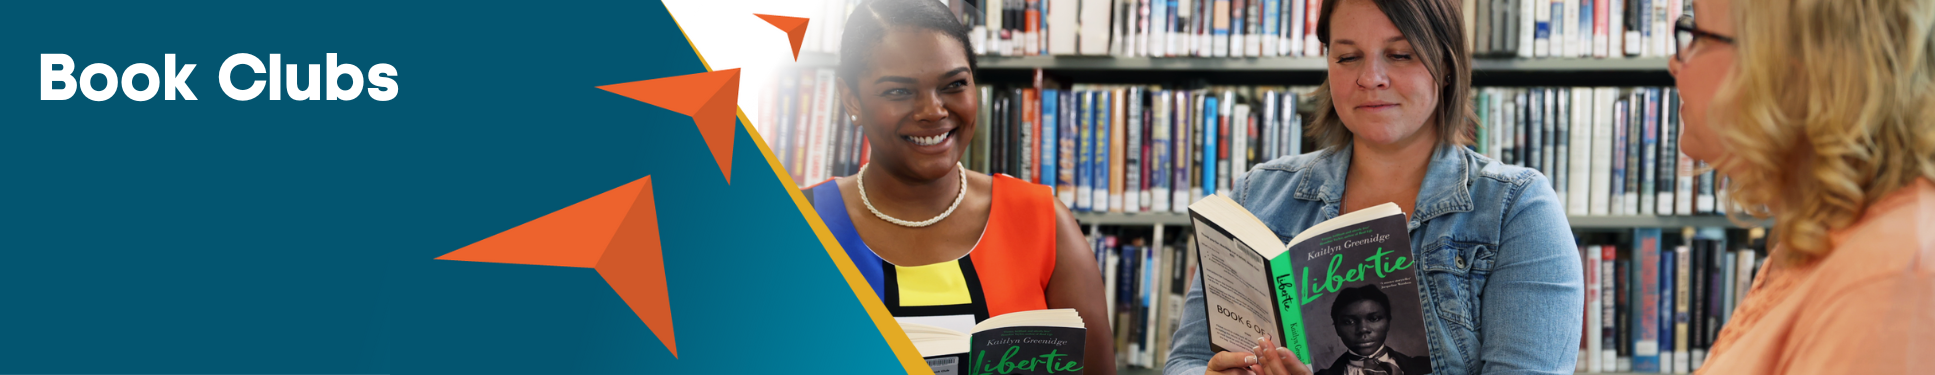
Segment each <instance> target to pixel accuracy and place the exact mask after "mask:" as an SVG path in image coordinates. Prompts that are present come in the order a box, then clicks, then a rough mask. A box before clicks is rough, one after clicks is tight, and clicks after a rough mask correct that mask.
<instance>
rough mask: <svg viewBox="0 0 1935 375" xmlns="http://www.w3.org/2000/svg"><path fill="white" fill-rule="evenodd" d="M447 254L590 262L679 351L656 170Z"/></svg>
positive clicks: (560, 262)
mask: <svg viewBox="0 0 1935 375" xmlns="http://www.w3.org/2000/svg"><path fill="white" fill-rule="evenodd" d="M437 259H442V260H460V261H469V262H491V263H512V264H530V265H539V266H559V267H580V268H591V269H596V270H597V271H598V275H599V276H602V277H604V279H605V283H607V284H610V285H611V289H612V290H613V291H616V292H618V297H619V298H621V299H624V300H625V305H627V306H631V308H632V313H633V314H637V315H638V318H639V320H643V321H644V322H645V327H646V328H650V329H651V330H652V334H653V335H657V336H658V341H659V342H661V343H664V344H665V349H666V350H669V351H671V352H672V357H673V358H678V356H679V346H678V341H677V340H676V339H675V338H674V336H673V334H672V305H671V295H670V294H669V293H668V291H669V289H668V288H667V287H666V284H665V258H664V256H663V252H662V251H661V249H660V248H659V241H658V211H657V210H656V208H654V206H653V204H652V176H645V177H644V178H640V179H638V180H635V181H632V182H631V183H627V184H625V185H624V186H619V187H618V188H615V189H611V190H610V191H606V192H604V193H600V194H598V195H596V196H592V197H591V198H588V199H585V200H584V201H581V202H578V203H575V204H572V205H570V206H567V207H565V208H563V209H559V210H557V211H556V212H552V213H550V214H546V215H544V216H543V217H539V218H537V219H535V220H531V221H530V222H527V223H524V224H522V225H518V226H516V227H512V228H511V229H509V230H505V231H504V232H503V233H498V234H497V235H494V236H490V237H489V238H485V239H483V240H482V241H477V243H473V244H470V246H464V247H463V248H461V249H457V251H452V252H450V253H449V254H444V255H443V256H440V257H437Z"/></svg>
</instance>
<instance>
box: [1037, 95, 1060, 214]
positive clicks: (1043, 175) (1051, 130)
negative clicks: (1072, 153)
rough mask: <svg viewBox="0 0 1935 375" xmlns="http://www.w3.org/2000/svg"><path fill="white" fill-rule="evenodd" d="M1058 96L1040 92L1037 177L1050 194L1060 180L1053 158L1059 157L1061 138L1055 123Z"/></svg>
mask: <svg viewBox="0 0 1935 375" xmlns="http://www.w3.org/2000/svg"><path fill="white" fill-rule="evenodd" d="M1060 96H1061V92H1060V91H1059V90H1055V89H1043V90H1041V115H1040V118H1041V147H1039V148H1038V150H1040V152H1041V156H1040V157H1038V158H1037V159H1039V160H1040V165H1041V168H1040V170H1041V172H1040V173H1039V174H1038V176H1039V178H1040V181H1041V184H1042V185H1047V186H1048V191H1051V192H1053V191H1055V183H1056V182H1059V180H1060V179H1061V173H1060V172H1059V171H1057V170H1056V169H1055V167H1056V166H1057V165H1056V164H1055V162H1056V160H1055V157H1056V156H1060V155H1061V152H1060V147H1057V146H1058V145H1060V144H1061V137H1060V135H1059V134H1058V132H1057V130H1060V129H1058V128H1057V127H1058V126H1060V125H1061V124H1060V122H1059V121H1056V120H1058V116H1059V114H1060V113H1059V111H1057V110H1059V109H1061V108H1060V106H1059V104H1061V103H1060Z"/></svg>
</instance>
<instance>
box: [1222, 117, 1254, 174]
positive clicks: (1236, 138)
mask: <svg viewBox="0 0 1935 375" xmlns="http://www.w3.org/2000/svg"><path fill="white" fill-rule="evenodd" d="M1231 108H1232V110H1231V112H1230V121H1231V123H1230V159H1229V160H1230V173H1229V175H1230V178H1235V177H1236V176H1241V175H1243V171H1244V170H1247V169H1248V167H1249V160H1248V159H1249V157H1248V155H1249V152H1250V147H1249V146H1250V137H1249V132H1250V131H1249V129H1250V126H1249V117H1250V105H1249V104H1237V105H1234V106H1231ZM1226 181H1227V180H1226Z"/></svg>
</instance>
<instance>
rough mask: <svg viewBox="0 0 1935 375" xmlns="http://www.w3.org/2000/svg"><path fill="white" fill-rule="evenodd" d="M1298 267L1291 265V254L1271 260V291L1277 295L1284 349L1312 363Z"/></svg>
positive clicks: (1278, 255) (1305, 361)
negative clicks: (1304, 331) (1305, 327)
mask: <svg viewBox="0 0 1935 375" xmlns="http://www.w3.org/2000/svg"><path fill="white" fill-rule="evenodd" d="M1295 270H1296V266H1292V265H1291V264H1290V252H1288V251H1286V252H1283V254H1277V257H1276V258H1271V259H1270V273H1272V275H1271V279H1272V280H1271V282H1270V284H1272V285H1271V288H1270V289H1271V290H1272V291H1273V292H1275V293H1276V295H1277V316H1279V317H1280V318H1281V319H1282V320H1283V321H1282V322H1279V323H1280V324H1281V325H1282V326H1283V343H1282V344H1283V347H1285V348H1290V352H1291V353H1296V354H1297V359H1299V360H1302V361H1303V363H1311V362H1310V343H1309V340H1308V339H1307V338H1305V337H1304V334H1303V304H1304V301H1302V300H1301V298H1299V297H1298V294H1300V293H1298V292H1297V290H1298V288H1297V275H1296V272H1295Z"/></svg>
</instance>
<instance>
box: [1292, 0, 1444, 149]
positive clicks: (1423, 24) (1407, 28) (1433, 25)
mask: <svg viewBox="0 0 1935 375" xmlns="http://www.w3.org/2000/svg"><path fill="white" fill-rule="evenodd" d="M1339 1H1340V0H1324V2H1323V5H1322V6H1321V7H1320V8H1318V9H1320V10H1319V11H1318V16H1317V41H1319V42H1322V43H1323V44H1324V45H1326V46H1327V45H1330V25H1331V23H1330V13H1331V11H1332V10H1334V9H1336V8H1337V3H1338V2H1339ZM1371 3H1372V4H1376V5H1377V9H1378V10H1382V11H1384V16H1385V17H1389V18H1390V19H1391V24H1392V25H1394V26H1397V29H1398V33H1401V34H1404V39H1405V40H1408V41H1410V42H1411V47H1412V48H1416V49H1417V53H1416V54H1417V58H1418V61H1422V62H1424V68H1425V70H1428V71H1430V72H1431V75H1432V77H1433V81H1435V82H1437V84H1438V107H1437V108H1434V109H1432V112H1431V115H1432V118H1433V119H1434V120H1436V121H1437V123H1433V124H1425V126H1433V127H1436V128H1437V130H1438V143H1441V144H1452V145H1466V144H1471V142H1472V138H1473V137H1474V134H1473V132H1476V131H1477V129H1478V121H1477V120H1476V119H1477V118H1478V116H1477V115H1476V114H1475V113H1474V112H1473V111H1472V105H1471V95H1472V93H1471V52H1469V51H1467V50H1466V49H1465V23H1464V18H1463V17H1460V16H1459V13H1458V1H1456V0H1371ZM1332 84H1345V85H1348V84H1351V83H1350V82H1330V80H1328V79H1326V80H1324V83H1323V85H1321V86H1317V90H1316V91H1315V92H1314V93H1312V94H1311V96H1312V97H1315V98H1316V100H1317V117H1316V119H1315V121H1311V122H1310V127H1309V129H1308V130H1307V132H1306V134H1309V135H1310V137H1311V138H1313V139H1315V140H1316V141H1317V147H1321V148H1332V147H1338V146H1343V145H1347V144H1350V141H1351V132H1350V129H1349V128H1346V127H1344V121H1343V120H1341V119H1339V118H1338V117H1337V107H1336V105H1335V104H1332V102H1331V100H1330V85H1332Z"/></svg>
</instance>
